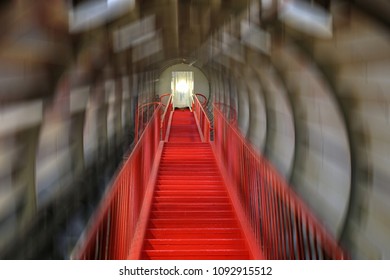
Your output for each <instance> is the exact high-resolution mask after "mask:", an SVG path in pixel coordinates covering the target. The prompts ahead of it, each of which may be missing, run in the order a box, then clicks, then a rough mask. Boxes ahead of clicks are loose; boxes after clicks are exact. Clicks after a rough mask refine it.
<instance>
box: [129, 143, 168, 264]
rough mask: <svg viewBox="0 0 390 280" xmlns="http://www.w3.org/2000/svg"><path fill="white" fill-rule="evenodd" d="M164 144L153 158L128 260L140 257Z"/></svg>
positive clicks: (161, 144)
mask: <svg viewBox="0 0 390 280" xmlns="http://www.w3.org/2000/svg"><path fill="white" fill-rule="evenodd" d="M164 144H165V142H164V141H160V144H159V146H158V149H157V153H156V156H155V157H154V162H153V166H152V170H151V172H150V177H149V181H148V184H147V187H146V193H145V198H144V201H143V202H142V207H141V211H140V215H139V219H138V223H137V225H136V230H135V233H134V237H133V240H132V242H131V247H130V251H129V254H128V257H127V259H128V260H139V259H140V256H141V251H142V247H143V242H144V238H145V232H146V228H147V226H148V222H149V217H150V212H151V211H150V210H151V208H152V203H153V197H154V189H155V186H156V180H157V177H158V170H159V168H160V162H161V156H162V152H163V150H164Z"/></svg>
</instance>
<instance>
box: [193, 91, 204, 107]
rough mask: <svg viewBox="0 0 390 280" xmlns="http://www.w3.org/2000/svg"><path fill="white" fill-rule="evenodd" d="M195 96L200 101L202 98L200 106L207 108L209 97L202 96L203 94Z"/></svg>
mask: <svg viewBox="0 0 390 280" xmlns="http://www.w3.org/2000/svg"><path fill="white" fill-rule="evenodd" d="M195 96H196V97H197V98H198V99H199V97H200V98H202V101H200V100H199V102H200V104H201V105H202V106H203V107H205V106H206V104H207V97H206V96H205V95H204V94H201V93H195Z"/></svg>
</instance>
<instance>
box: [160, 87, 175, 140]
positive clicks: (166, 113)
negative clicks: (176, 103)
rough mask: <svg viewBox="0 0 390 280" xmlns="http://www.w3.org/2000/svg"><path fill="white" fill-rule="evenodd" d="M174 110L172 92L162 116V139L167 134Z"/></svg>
mask: <svg viewBox="0 0 390 280" xmlns="http://www.w3.org/2000/svg"><path fill="white" fill-rule="evenodd" d="M172 110H173V103H172V94H170V96H169V99H168V102H167V106H166V107H165V110H164V113H163V115H162V117H161V140H162V141H164V140H165V137H166V135H167V129H168V123H169V117H170V116H171V114H170V112H171V111H172Z"/></svg>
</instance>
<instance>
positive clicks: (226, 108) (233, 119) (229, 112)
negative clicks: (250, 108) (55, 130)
mask: <svg viewBox="0 0 390 280" xmlns="http://www.w3.org/2000/svg"><path fill="white" fill-rule="evenodd" d="M214 106H216V107H217V108H218V109H219V110H220V111H221V112H222V113H224V116H225V117H226V118H227V119H228V120H229V123H231V124H233V125H237V112H236V109H234V107H233V106H231V105H228V104H225V103H220V102H215V103H214Z"/></svg>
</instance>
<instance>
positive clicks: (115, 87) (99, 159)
mask: <svg viewBox="0 0 390 280" xmlns="http://www.w3.org/2000/svg"><path fill="white" fill-rule="evenodd" d="M389 18H390V4H389V2H388V1H381V0H371V1H369V0H367V1H364V0H359V1H342V0H328V1H326V0H323V1H315V0H312V1H309V0H307V1H304V0H291V1H287V0H285V1H283V0H279V1H276V0H275V1H273V0H147V1H145V0H144V1H142V0H111V1H103V0H96V1H93V0H85V1H82V0H79V1H65V0H52V1H45V0H17V1H12V0H9V1H1V3H0V23H1V25H2V32H1V34H0V258H11V259H67V258H69V253H70V252H71V250H72V248H73V246H74V245H75V243H76V242H77V240H78V238H79V237H80V235H81V234H82V232H83V230H84V229H85V227H86V225H87V223H88V220H89V219H90V217H91V214H92V213H93V211H94V210H95V208H96V205H97V204H98V203H99V201H100V199H101V197H102V196H103V195H104V193H105V192H106V191H107V186H109V182H110V180H111V178H112V177H113V175H114V174H115V171H116V170H117V168H118V166H120V163H121V160H122V159H123V158H124V157H126V156H127V155H128V153H129V152H131V148H132V146H133V139H134V120H135V112H136V110H137V107H138V105H141V104H144V103H147V102H152V101H154V100H155V98H156V96H158V95H161V94H162V93H165V92H161V91H162V88H164V87H163V85H169V84H170V78H171V77H170V74H169V73H168V74H166V72H164V71H168V70H169V69H171V68H170V67H172V66H173V65H176V64H186V65H187V66H186V68H188V67H189V68H191V67H193V68H194V69H195V68H196V69H197V70H196V71H199V73H202V75H204V77H203V78H202V85H195V88H202V87H205V92H203V93H204V94H206V96H207V97H208V98H209V102H208V103H207V106H208V109H209V111H210V116H211V117H212V113H211V112H212V103H213V102H214V103H218V104H220V107H221V108H223V111H224V113H225V114H226V115H227V116H228V117H229V118H231V119H232V120H233V121H235V122H236V123H237V125H238V127H239V129H240V131H241V132H242V134H243V135H245V137H246V138H247V139H248V141H250V142H251V143H252V144H253V145H254V146H255V147H256V148H257V149H258V150H259V151H260V152H262V153H263V154H264V155H265V156H266V157H267V158H268V159H270V161H271V162H272V163H273V164H274V165H275V167H276V168H277V169H278V170H279V172H280V173H281V174H282V176H284V177H285V178H286V179H287V180H288V181H289V182H290V183H291V186H292V187H293V188H294V190H295V191H296V192H297V193H298V194H299V196H301V197H302V198H303V200H304V201H305V202H306V203H307V205H308V206H309V208H310V209H311V210H312V211H313V213H314V214H315V215H316V216H317V217H318V219H319V220H320V221H321V222H322V223H323V224H324V225H325V227H326V228H327V229H328V230H329V232H330V233H331V234H332V235H333V236H334V237H335V238H337V240H339V242H340V244H341V245H342V246H343V247H344V248H346V249H347V250H348V251H349V252H350V254H351V256H352V258H355V259H390V215H389V213H390V175H389V174H390V92H389V88H390V85H389V81H390V79H389V77H390V32H389V27H390V25H389V23H390V22H389ZM176 67H178V66H176ZM167 69H168V70H167ZM161 79H162V80H161ZM206 79H207V80H208V81H206ZM206 89H207V90H206ZM164 91H165V88H164ZM206 91H207V92H206ZM200 93H202V92H200Z"/></svg>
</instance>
